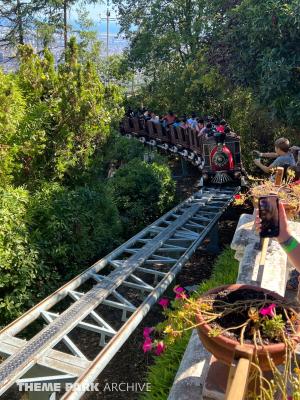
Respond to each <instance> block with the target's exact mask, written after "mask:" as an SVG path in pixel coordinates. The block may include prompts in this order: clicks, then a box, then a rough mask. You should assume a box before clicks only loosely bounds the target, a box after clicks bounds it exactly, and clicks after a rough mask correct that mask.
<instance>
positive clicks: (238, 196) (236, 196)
mask: <svg viewBox="0 0 300 400" xmlns="http://www.w3.org/2000/svg"><path fill="white" fill-rule="evenodd" d="M234 198H235V200H240V199H241V198H242V196H241V195H240V194H236V195H235V196H234Z"/></svg>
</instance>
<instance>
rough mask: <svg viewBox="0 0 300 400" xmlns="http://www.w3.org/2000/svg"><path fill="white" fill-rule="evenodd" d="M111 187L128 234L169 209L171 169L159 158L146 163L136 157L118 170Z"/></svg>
mask: <svg viewBox="0 0 300 400" xmlns="http://www.w3.org/2000/svg"><path fill="white" fill-rule="evenodd" d="M111 187H112V189H113V192H114V197H115V199H116V204H117V207H118V209H119V211H120V215H121V218H122V221H123V226H124V234H125V236H127V237H128V236H130V235H132V234H134V233H135V232H136V229H137V227H138V228H139V229H141V228H142V227H144V226H146V225H148V224H149V223H150V222H151V221H153V220H154V219H156V218H157V217H158V216H159V215H161V214H162V213H163V212H164V211H166V210H168V209H169V208H170V207H171V205H172V202H173V197H174V181H173V180H172V177H171V174H170V170H169V169H168V167H166V166H165V165H163V164H159V163H156V162H154V163H153V164H147V163H145V162H143V161H140V160H138V159H133V160H132V161H130V162H129V163H128V164H127V165H126V166H124V167H123V168H120V169H119V170H118V172H117V173H116V175H115V176H114V178H113V179H112V180H111Z"/></svg>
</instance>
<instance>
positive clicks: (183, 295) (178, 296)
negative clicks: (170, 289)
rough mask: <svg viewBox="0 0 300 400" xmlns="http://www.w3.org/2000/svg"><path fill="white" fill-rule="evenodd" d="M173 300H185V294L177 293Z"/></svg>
mask: <svg viewBox="0 0 300 400" xmlns="http://www.w3.org/2000/svg"><path fill="white" fill-rule="evenodd" d="M175 299H176V300H177V299H187V295H186V294H185V293H177V294H176V296H175Z"/></svg>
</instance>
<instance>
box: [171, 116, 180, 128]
mask: <svg viewBox="0 0 300 400" xmlns="http://www.w3.org/2000/svg"><path fill="white" fill-rule="evenodd" d="M180 125H181V121H180V119H179V118H178V117H176V118H175V121H174V122H173V124H172V126H174V128H177V126H180Z"/></svg>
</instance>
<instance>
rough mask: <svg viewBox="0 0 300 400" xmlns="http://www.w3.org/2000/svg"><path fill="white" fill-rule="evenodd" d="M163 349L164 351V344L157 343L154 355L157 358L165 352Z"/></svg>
mask: <svg viewBox="0 0 300 400" xmlns="http://www.w3.org/2000/svg"><path fill="white" fill-rule="evenodd" d="M165 349H166V346H165V344H164V342H158V343H157V346H156V350H155V354H156V355H157V356H160V355H161V353H163V352H164V351H165Z"/></svg>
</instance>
